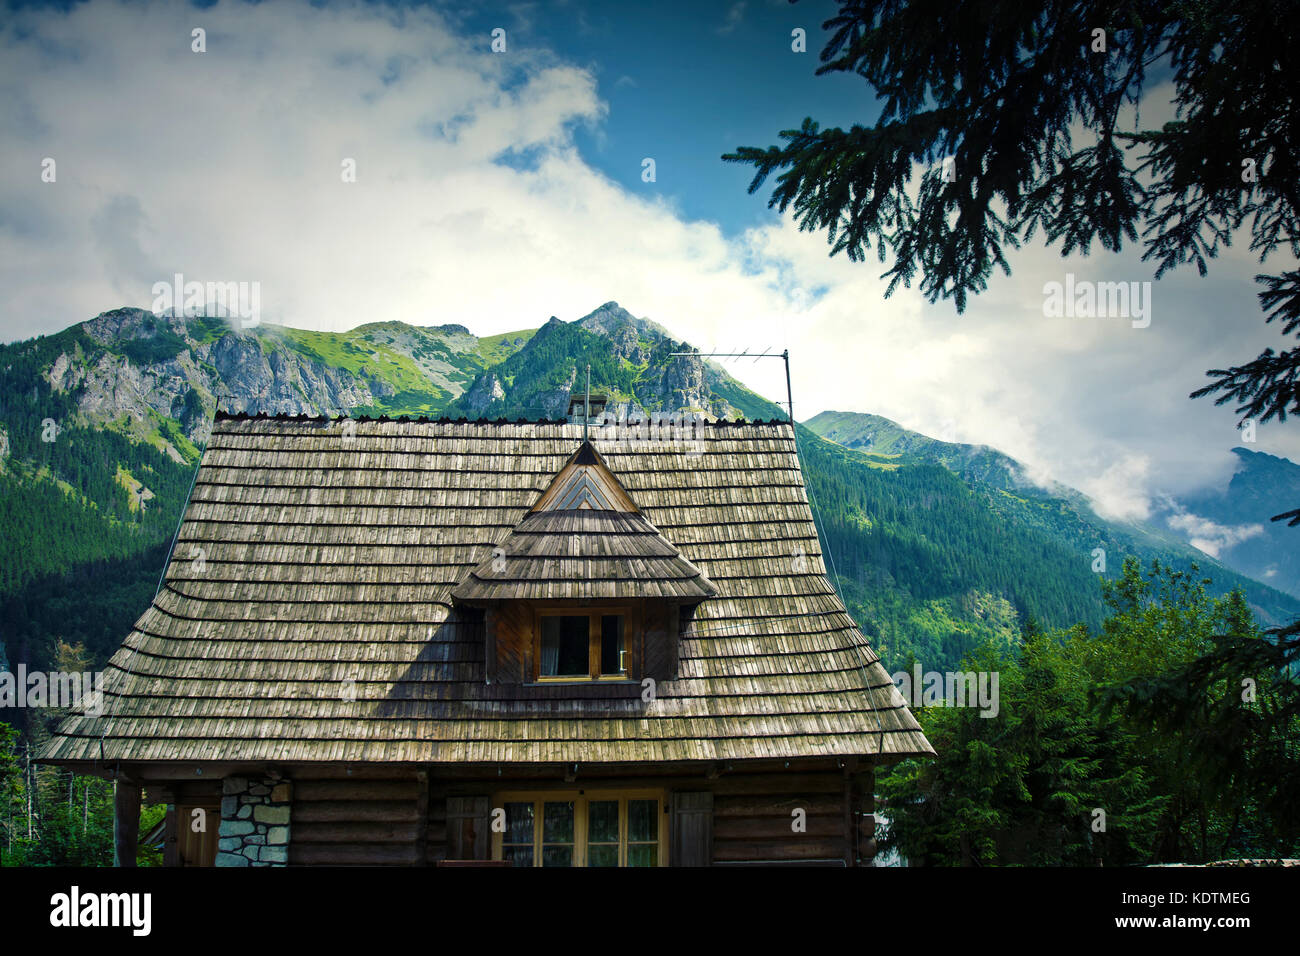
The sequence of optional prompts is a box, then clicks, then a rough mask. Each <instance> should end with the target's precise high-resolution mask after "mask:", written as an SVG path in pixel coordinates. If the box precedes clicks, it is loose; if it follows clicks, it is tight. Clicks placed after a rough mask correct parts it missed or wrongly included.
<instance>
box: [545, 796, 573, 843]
mask: <svg viewBox="0 0 1300 956" xmlns="http://www.w3.org/2000/svg"><path fill="white" fill-rule="evenodd" d="M542 842H543V843H572V842H573V801H572V800H570V801H568V802H566V803H546V804H544V805H543V808H542Z"/></svg>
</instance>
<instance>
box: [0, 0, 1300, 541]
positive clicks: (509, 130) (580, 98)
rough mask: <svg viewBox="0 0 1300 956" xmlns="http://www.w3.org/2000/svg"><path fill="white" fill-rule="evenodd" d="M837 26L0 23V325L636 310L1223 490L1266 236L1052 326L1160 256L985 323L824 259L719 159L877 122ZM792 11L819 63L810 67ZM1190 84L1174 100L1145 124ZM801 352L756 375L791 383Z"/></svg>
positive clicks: (1091, 474)
mask: <svg viewBox="0 0 1300 956" xmlns="http://www.w3.org/2000/svg"><path fill="white" fill-rule="evenodd" d="M834 9H835V4H833V3H832V2H829V0H805V2H801V3H798V4H794V5H791V4H788V3H786V2H784V0H747V2H745V3H743V4H739V3H728V2H722V3H716V4H691V3H667V4H654V5H651V4H620V3H584V2H580V0H568V2H563V3H541V2H538V3H522V4H521V3H514V4H501V5H493V4H474V3H460V4H452V3H445V4H435V5H432V6H407V7H401V8H394V7H391V6H387V5H383V4H377V3H370V2H364V0H330V2H317V3H308V2H306V0H277V2H274V3H264V4H260V5H250V4H247V3H243V2H235V3H231V2H226V0H222V2H219V3H217V4H215V5H212V6H206V7H200V6H193V5H184V4H178V3H175V2H169V0H89V2H84V3H78V4H73V5H66V6H61V5H53V6H51V5H43V6H42V5H35V6H34V5H30V4H21V5H17V6H14V7H12V8H11V9H10V11H9V12H8V14H7V15H6V17H4V18H0V337H2V338H3V339H4V340H5V341H14V340H17V339H23V338H27V337H30V336H32V335H37V334H41V333H48V332H53V331H57V330H59V329H62V328H66V327H67V326H69V325H72V324H74V323H76V322H80V321H84V320H85V319H88V318H90V317H93V316H94V315H96V314H98V313H100V312H103V311H106V310H108V309H112V308H117V307H120V306H135V307H140V308H148V307H149V306H150V303H151V300H152V295H151V288H152V286H153V284H154V283H155V282H157V281H159V280H167V281H170V280H171V278H172V276H173V275H174V274H175V273H177V272H179V273H182V274H183V275H184V276H186V277H187V278H188V279H197V280H199V281H205V280H206V281H223V282H224V281H247V282H256V283H258V284H259V287H260V289H261V301H262V310H263V314H264V316H265V320H266V321H268V322H275V323H280V324H286V325H293V326H298V327H305V328H317V329H346V328H352V327H355V326H356V325H359V324H362V323H363V322H370V321H377V320H398V321H405V322H410V323H412V324H418V325H440V324H445V323H457V324H461V325H465V326H467V327H469V328H470V329H471V330H473V331H474V332H476V333H478V334H481V335H488V334H493V333H497V332H505V331H512V330H517V329H524V328H535V327H537V326H539V325H541V324H542V323H544V322H545V321H546V320H547V319H548V318H549V317H550V316H552V315H555V316H558V317H560V318H562V319H565V320H573V319H576V318H578V317H580V316H582V315H584V314H586V313H587V312H590V311H591V310H592V309H594V308H596V307H597V306H598V305H600V304H601V303H604V302H607V301H610V300H615V301H618V302H619V303H620V304H622V305H623V306H624V307H625V308H627V309H628V310H629V311H631V312H632V313H634V314H636V315H638V316H645V317H648V318H650V319H653V320H655V321H657V322H659V323H660V324H661V325H663V326H665V327H666V328H668V330H669V331H670V332H671V333H672V334H673V335H674V336H675V337H677V338H679V339H681V340H683V341H686V342H689V343H690V344H692V345H694V346H697V347H699V348H702V349H704V350H706V351H707V350H720V351H733V350H740V349H743V348H749V349H752V350H754V351H762V350H764V349H771V350H773V351H777V352H779V351H781V350H782V349H783V348H789V349H790V352H791V357H792V368H791V373H792V378H793V385H794V395H795V403H796V409H797V410H802V411H801V412H800V416H801V417H805V416H810V415H812V414H814V413H816V412H818V411H821V410H823V409H836V410H847V411H863V412H873V413H876V414H881V415H885V416H887V417H889V418H892V419H894V420H896V421H898V422H900V423H902V424H903V425H905V426H907V427H909V428H914V429H916V430H918V431H922V432H924V433H926V434H930V435H935V436H937V437H940V438H945V439H948V440H955V441H966V442H974V443H985V444H989V445H992V446H994V447H997V448H1000V449H1002V450H1003V451H1005V452H1007V453H1008V454H1010V455H1013V456H1014V457H1016V458H1018V459H1020V460H1022V461H1023V462H1025V463H1026V464H1027V466H1028V467H1029V468H1030V470H1031V472H1032V473H1033V474H1034V475H1035V476H1036V477H1040V478H1043V479H1047V478H1054V479H1057V480H1060V481H1063V482H1065V483H1067V484H1070V485H1073V486H1074V487H1077V488H1080V489H1081V490H1083V491H1084V492H1086V493H1088V494H1089V495H1091V496H1092V497H1093V498H1094V500H1095V501H1097V502H1098V504H1099V507H1101V508H1102V509H1103V510H1104V511H1106V512H1107V513H1108V514H1111V515H1113V516H1117V517H1133V518H1146V517H1149V516H1151V515H1152V514H1153V513H1155V512H1156V511H1157V510H1158V509H1159V507H1160V502H1161V501H1163V500H1164V497H1165V496H1167V495H1170V494H1180V493H1182V492H1185V491H1188V490H1191V489H1198V488H1204V487H1223V486H1224V485H1226V483H1227V481H1228V480H1229V478H1230V477H1231V474H1232V470H1233V468H1234V467H1235V463H1236V459H1235V457H1234V456H1233V455H1232V454H1231V453H1230V449H1231V448H1232V447H1233V446H1234V445H1236V444H1240V442H1241V438H1240V435H1239V432H1238V431H1237V427H1236V416H1234V415H1233V414H1232V411H1231V409H1226V408H1216V407H1215V406H1213V405H1212V404H1211V403H1209V402H1206V401H1198V402H1191V401H1188V399H1187V395H1188V393H1189V392H1190V391H1192V390H1193V389H1195V388H1197V387H1198V386H1200V385H1201V384H1203V383H1204V381H1205V375H1204V371H1205V369H1207V368H1214V367H1225V366H1227V365H1231V364H1238V363H1240V362H1242V361H1244V360H1247V359H1250V358H1253V357H1254V356H1255V355H1256V354H1258V353H1259V352H1260V351H1262V349H1263V348H1264V347H1266V346H1273V347H1277V346H1278V345H1279V344H1280V343H1281V341H1282V340H1281V338H1280V336H1279V335H1278V330H1277V329H1276V328H1270V327H1268V326H1266V325H1265V324H1264V323H1263V321H1262V317H1261V314H1260V311H1259V306H1258V303H1257V301H1256V298H1255V293H1256V286H1255V283H1254V282H1253V278H1252V277H1253V276H1254V274H1255V273H1257V272H1259V271H1261V269H1260V265H1259V262H1258V261H1257V259H1256V258H1255V257H1254V256H1253V255H1252V254H1250V253H1249V252H1248V250H1247V249H1246V248H1245V246H1246V243H1244V242H1239V243H1237V244H1235V245H1234V246H1233V247H1232V249H1230V250H1228V251H1227V252H1226V253H1225V254H1224V255H1222V256H1221V257H1220V258H1219V259H1217V260H1215V261H1214V262H1212V263H1211V270H1210V275H1209V277H1207V278H1204V279H1202V278H1200V277H1198V276H1197V275H1196V273H1195V270H1194V269H1183V270H1179V271H1177V272H1175V273H1172V274H1170V275H1169V276H1167V277H1165V278H1163V279H1162V280H1161V281H1160V282H1156V283H1153V286H1152V298H1151V301H1152V302H1153V316H1152V321H1151V323H1150V326H1149V327H1146V328H1141V329H1139V328H1134V327H1132V326H1131V325H1130V323H1129V322H1127V321H1124V320H1116V319H1107V318H1095V319H1063V318H1052V317H1048V316H1047V315H1046V313H1045V310H1044V290H1045V287H1046V284H1047V283H1060V282H1063V281H1065V280H1066V278H1067V276H1073V277H1074V278H1076V279H1079V280H1084V281H1107V282H1113V281H1124V282H1147V281H1151V280H1152V278H1153V276H1152V272H1153V270H1152V268H1151V266H1150V264H1148V263H1143V262H1141V261H1140V257H1141V250H1140V249H1139V248H1136V247H1130V248H1129V249H1126V250H1124V252H1122V253H1119V254H1097V253H1094V254H1093V255H1091V256H1082V255H1075V256H1072V257H1070V258H1069V259H1062V257H1061V256H1060V254H1059V249H1049V248H1045V247H1042V246H1040V245H1036V244H1035V245H1031V246H1027V247H1026V248H1024V249H1023V250H1021V251H1020V252H1018V253H1016V254H1014V255H1013V256H1012V257H1011V262H1012V266H1013V270H1014V271H1013V274H1012V276H1010V277H1004V276H1001V275H995V276H994V278H993V279H992V281H991V282H990V285H989V288H988V290H987V291H986V292H984V293H983V294H981V295H980V296H978V297H976V298H974V299H972V300H971V303H970V305H969V307H968V309H967V311H966V312H965V313H964V314H961V315H958V314H957V313H956V311H955V309H954V307H953V304H952V303H951V302H943V301H941V302H939V303H936V304H931V303H928V302H926V301H925V300H924V298H923V297H922V296H920V295H919V293H917V292H916V290H915V289H913V290H906V289H902V290H899V291H898V292H897V293H896V294H895V295H894V296H892V297H891V298H889V299H885V297H884V288H885V283H884V282H882V281H881V280H880V278H879V274H880V272H881V271H882V269H881V266H880V265H879V263H877V262H875V261H868V262H865V263H851V262H848V261H847V260H846V259H845V257H844V256H837V257H835V258H833V259H832V258H830V257H829V256H828V255H827V252H828V246H827V244H826V239H825V236H824V235H822V234H820V233H803V232H800V231H799V229H798V228H797V225H796V224H795V223H794V222H793V221H792V220H791V218H790V217H789V216H788V215H787V216H778V215H777V214H775V213H773V212H772V211H770V210H768V209H767V196H768V194H769V187H764V188H763V189H762V190H761V191H760V192H759V193H758V194H755V195H749V194H748V193H747V192H746V187H747V185H748V183H749V181H750V179H751V172H750V170H749V169H748V168H747V167H743V166H738V165H732V164H724V163H723V162H722V161H721V159H720V157H721V155H722V154H723V153H724V152H728V151H731V150H733V149H734V148H735V147H737V146H740V145H753V146H768V145H771V144H774V143H776V142H777V133H778V132H779V131H780V130H782V129H786V128H790V127H795V126H798V125H799V123H800V122H801V121H802V120H803V118H804V117H805V116H807V115H812V116H813V117H814V118H815V119H817V120H818V121H820V122H821V123H822V124H823V125H839V126H847V125H850V124H852V123H854V122H871V121H872V120H873V119H874V118H875V116H876V113H877V111H878V106H877V104H876V102H875V100H874V98H873V97H872V95H871V93H870V90H869V89H868V88H867V86H866V84H865V83H863V82H862V81H860V80H858V79H857V78H855V77H850V76H842V75H837V76H826V77H817V76H816V75H815V71H816V68H817V65H818V62H819V61H818V53H819V51H820V50H821V48H822V47H823V46H824V44H825V34H824V33H823V31H822V29H821V23H822V22H823V21H824V20H825V19H826V18H827V17H828V16H829V15H830V14H831V13H832V12H833V10H834ZM496 27H501V28H503V29H505V30H506V31H507V32H506V37H507V48H508V49H507V52H506V53H504V54H494V53H492V52H490V49H489V45H490V40H491V31H492V29H493V28H496ZM795 27H802V28H804V29H806V30H807V33H808V52H807V53H801V54H800V53H794V52H792V51H791V49H790V43H791V36H790V34H791V30H792V29H794V28H795ZM195 28H202V29H203V30H205V31H206V38H207V43H206V49H205V50H204V51H203V52H202V53H196V52H194V50H193V49H192V48H191V32H192V30H194V29H195ZM1168 95H1169V90H1168V87H1167V86H1165V87H1163V88H1161V87H1160V86H1159V83H1158V82H1157V83H1155V84H1154V85H1153V87H1152V88H1151V99H1150V101H1149V102H1148V103H1146V104H1144V106H1143V113H1142V119H1143V123H1144V125H1153V124H1158V123H1159V122H1160V121H1161V119H1162V116H1161V102H1162V96H1163V102H1164V104H1165V105H1166V106H1167V103H1168ZM645 157H651V158H653V159H654V160H655V163H656V181H655V182H653V183H646V182H643V181H642V178H641V173H642V160H643V159H644V158H645ZM47 159H49V160H54V161H56V162H57V170H58V175H57V181H55V182H46V181H44V180H43V179H42V176H41V169H42V164H43V163H44V161H45V160H47ZM348 162H352V163H354V164H355V168H356V169H357V171H358V172H357V176H356V178H355V182H346V181H344V180H343V179H342V178H341V176H340V168H341V166H342V165H343V164H346V163H348ZM918 172H919V170H918ZM1288 267H1292V268H1293V267H1294V266H1288V264H1287V263H1284V262H1278V263H1272V262H1270V263H1269V264H1268V268H1270V269H1273V268H1279V269H1280V268H1288ZM779 365H780V363H775V362H772V363H757V364H755V363H752V362H743V363H734V364H732V365H731V366H730V370H731V371H732V372H733V374H735V375H736V376H737V377H739V378H741V379H742V380H743V381H745V382H746V383H747V384H749V385H750V386H751V387H753V388H755V389H756V390H758V391H759V392H761V393H763V394H766V395H769V396H780V395H782V394H783V393H784V391H785V382H784V376H783V370H782V369H781V368H780V367H779ZM1258 437H1259V440H1258V442H1257V443H1256V444H1255V445H1254V446H1253V447H1254V449H1255V450H1259V451H1267V452H1271V453H1273V454H1281V455H1286V456H1288V457H1290V458H1292V459H1293V460H1295V459H1297V458H1298V457H1300V429H1298V428H1296V427H1294V426H1293V425H1292V424H1291V423H1288V424H1287V425H1282V426H1277V425H1269V426H1263V427H1261V428H1260V430H1259V436H1258Z"/></svg>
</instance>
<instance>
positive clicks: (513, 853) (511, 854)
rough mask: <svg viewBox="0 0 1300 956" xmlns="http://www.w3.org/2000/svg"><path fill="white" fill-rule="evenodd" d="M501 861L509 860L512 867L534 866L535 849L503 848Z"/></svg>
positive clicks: (521, 847)
mask: <svg viewBox="0 0 1300 956" xmlns="http://www.w3.org/2000/svg"><path fill="white" fill-rule="evenodd" d="M501 859H503V860H509V861H510V865H511V866H532V865H533V848H532V847H531V846H506V847H502V848H501Z"/></svg>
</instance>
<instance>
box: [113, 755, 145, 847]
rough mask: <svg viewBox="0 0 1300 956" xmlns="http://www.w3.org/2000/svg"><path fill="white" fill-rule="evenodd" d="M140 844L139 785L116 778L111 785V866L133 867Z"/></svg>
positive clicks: (122, 778)
mask: <svg viewBox="0 0 1300 956" xmlns="http://www.w3.org/2000/svg"><path fill="white" fill-rule="evenodd" d="M139 842H140V785H139V784H138V783H135V782H134V781H131V780H127V779H126V778H124V777H118V779H117V780H115V781H114V785H113V865H114V866H135V853H136V846H137V845H138V844H139Z"/></svg>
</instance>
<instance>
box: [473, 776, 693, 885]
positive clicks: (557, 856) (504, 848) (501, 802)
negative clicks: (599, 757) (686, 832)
mask: <svg viewBox="0 0 1300 956" xmlns="http://www.w3.org/2000/svg"><path fill="white" fill-rule="evenodd" d="M498 809H499V810H502V811H504V821H503V822H504V830H503V831H498V828H496V827H494V828H493V834H492V857H493V859H496V860H507V861H510V862H511V863H513V864H514V865H515V866H663V865H665V864H666V863H667V843H666V842H665V840H664V836H665V834H664V829H665V827H664V821H663V813H664V800H663V793H662V792H661V791H654V790H627V791H613V790H611V791H599V790H592V791H586V790H579V791H555V792H538V793H503V794H498V795H497V797H496V798H495V799H494V801H493V815H494V816H499V815H498V814H497V810H498Z"/></svg>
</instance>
